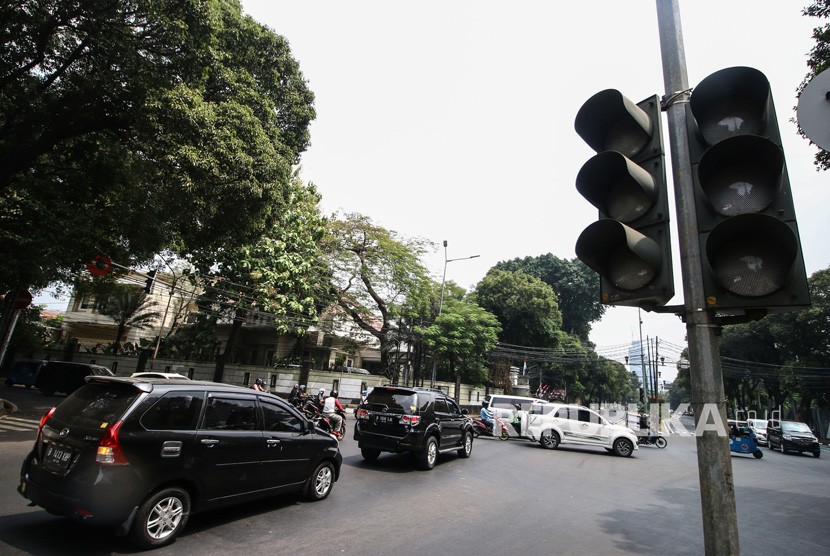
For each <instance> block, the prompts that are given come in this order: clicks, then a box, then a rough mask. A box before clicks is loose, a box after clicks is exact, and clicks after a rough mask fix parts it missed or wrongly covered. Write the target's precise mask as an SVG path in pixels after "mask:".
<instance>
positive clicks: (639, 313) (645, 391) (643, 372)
mask: <svg viewBox="0 0 830 556" xmlns="http://www.w3.org/2000/svg"><path fill="white" fill-rule="evenodd" d="M637 320H639V321H640V374H641V375H642V376H643V394H645V397H646V399H645V400H643V403H644V404H646V407H648V379H647V378H646V356H645V353H644V352H643V316H642V311H641V310H640V308H639V307H637Z"/></svg>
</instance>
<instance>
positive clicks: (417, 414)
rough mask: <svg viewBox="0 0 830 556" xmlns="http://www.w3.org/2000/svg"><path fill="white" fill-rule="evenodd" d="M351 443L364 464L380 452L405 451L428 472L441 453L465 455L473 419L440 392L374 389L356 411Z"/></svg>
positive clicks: (470, 450) (426, 389)
mask: <svg viewBox="0 0 830 556" xmlns="http://www.w3.org/2000/svg"><path fill="white" fill-rule="evenodd" d="M354 439H355V440H357V443H358V447H359V448H360V453H361V455H363V459H364V460H366V461H369V462H373V461H375V460H377V459H378V457H379V456H380V454H381V452H392V453H402V452H409V453H411V454H412V455H413V456H414V457H415V459H416V461H417V463H418V466H419V467H420V468H421V469H424V470H430V469H432V468H433V467H435V461H436V459H437V458H438V454H439V453H440V452H457V453H458V455H459V456H460V457H462V458H468V457H470V454H471V453H472V450H473V431H472V419H470V418H469V417H467V410H466V409H464V410H462V409H461V408H460V407H459V406H458V404H457V403H455V400H453V399H452V398H451V397H449V396H447V395H446V394H444V393H443V392H441V391H439V390H431V389H428V388H416V387H412V388H406V387H398V386H377V387H375V388H373V389H372V391H371V392H369V395H368V396H367V398H366V403H364V404H363V405H361V406H360V408H359V409H358V410H357V422H356V423H355V427H354Z"/></svg>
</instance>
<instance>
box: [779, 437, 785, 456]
mask: <svg viewBox="0 0 830 556" xmlns="http://www.w3.org/2000/svg"><path fill="white" fill-rule="evenodd" d="M778 449H779V450H781V453H782V454H786V453H787V449H786V448H784V441H783V440H782V441H781V444H780V445H779V446H778Z"/></svg>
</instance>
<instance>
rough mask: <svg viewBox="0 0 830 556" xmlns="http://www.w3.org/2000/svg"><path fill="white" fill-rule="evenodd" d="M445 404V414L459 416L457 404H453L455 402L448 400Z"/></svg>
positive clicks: (459, 409)
mask: <svg viewBox="0 0 830 556" xmlns="http://www.w3.org/2000/svg"><path fill="white" fill-rule="evenodd" d="M446 403H447V412H448V413H454V414H456V415H461V408H459V407H458V404H456V403H455V400H451V399H449V398H447V399H446Z"/></svg>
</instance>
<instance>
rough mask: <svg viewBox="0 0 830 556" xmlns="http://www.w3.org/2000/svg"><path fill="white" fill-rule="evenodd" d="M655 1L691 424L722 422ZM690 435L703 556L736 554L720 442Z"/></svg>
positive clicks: (684, 144)
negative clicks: (712, 418) (712, 415)
mask: <svg viewBox="0 0 830 556" xmlns="http://www.w3.org/2000/svg"><path fill="white" fill-rule="evenodd" d="M656 3H657V22H658V27H659V31H660V51H661V53H662V61H663V82H664V85H665V88H666V97H665V99H666V102H665V104H666V106H665V111H666V112H667V114H668V121H669V141H670V146H671V153H672V157H671V158H672V173H673V176H674V190H675V206H676V209H677V229H678V237H679V241H680V262H681V269H682V275H683V292H684V300H685V301H684V317H685V321H686V333H687V336H688V338H689V361H690V364H691V382H692V407H693V408H694V413H695V425H696V426H697V425H698V423H699V421H700V418H701V415H702V414H703V415H705V416H706V417H705V418H708V416H709V411H703V410H704V408H706V409H712V410H714V408H716V409H717V412H718V413H719V414H720V418H721V423H725V422H726V402H725V395H724V389H723V371H722V368H721V361H720V346H719V345H718V338H717V336H716V332H717V329H718V326H717V325H716V323H715V318H714V314H713V313H711V312H710V311H709V310H707V309H706V304H705V299H704V292H703V274H702V269H701V254H700V244H699V242H698V230H697V215H696V212H695V201H694V183H693V181H692V167H691V158H690V156H689V143H688V139H687V129H686V110H685V104H686V103H687V102H688V92H689V80H688V76H687V75H686V53H685V49H684V46H683V32H682V30H681V26H680V10H679V7H678V0H656ZM695 436H696V439H697V462H698V474H699V476H700V501H701V511H702V516H703V537H704V547H705V553H706V554H707V555H709V556H711V555H715V554H718V555H723V554H740V546H739V543H738V517H737V512H736V509H735V487H734V482H733V477H732V462H731V460H730V454H729V443H728V439H727V437H726V436H725V435H723V434H719V433H717V432H715V431H711V430H707V431H704V432H703V433H702V434H700V435H698V434H696V435H695Z"/></svg>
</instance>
